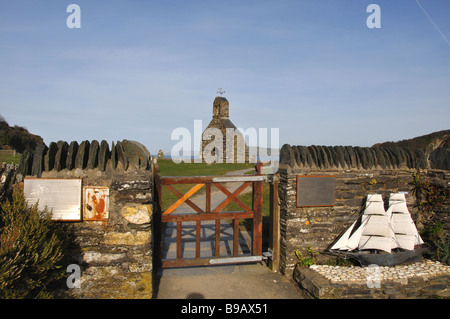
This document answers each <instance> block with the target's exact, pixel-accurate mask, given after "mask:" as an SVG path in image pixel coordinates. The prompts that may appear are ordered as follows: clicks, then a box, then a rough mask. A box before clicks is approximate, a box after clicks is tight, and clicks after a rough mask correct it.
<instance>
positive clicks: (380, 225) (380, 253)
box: [330, 193, 426, 266]
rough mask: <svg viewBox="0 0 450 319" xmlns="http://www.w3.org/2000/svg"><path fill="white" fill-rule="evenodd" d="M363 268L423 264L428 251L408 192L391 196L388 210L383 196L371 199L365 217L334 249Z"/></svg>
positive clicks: (357, 222)
mask: <svg viewBox="0 0 450 319" xmlns="http://www.w3.org/2000/svg"><path fill="white" fill-rule="evenodd" d="M330 250H331V252H332V253H336V254H339V255H344V257H346V258H348V257H350V258H354V259H356V260H358V262H359V263H360V264H361V266H368V265H370V264H376V265H379V266H393V265H398V264H402V263H411V262H419V261H421V260H422V254H423V252H424V251H425V250H426V248H425V247H424V242H423V240H422V238H421V237H420V235H419V232H418V231H417V228H416V226H415V224H414V221H413V220H412V218H411V214H410V213H409V211H408V207H407V205H406V198H405V194H404V193H397V194H391V195H390V197H389V207H388V210H387V211H385V209H384V203H383V198H382V197H381V195H379V194H371V195H368V196H367V201H366V205H365V209H364V212H363V214H362V215H361V216H360V218H358V220H356V221H355V222H354V223H353V225H351V226H350V228H349V229H347V231H346V232H345V233H344V234H343V235H342V236H341V237H340V238H339V239H338V240H337V241H336V243H335V244H334V245H333V246H332V247H331V249H330Z"/></svg>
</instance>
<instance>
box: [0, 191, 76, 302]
mask: <svg viewBox="0 0 450 319" xmlns="http://www.w3.org/2000/svg"><path fill="white" fill-rule="evenodd" d="M61 226H62V225H60V224H57V223H55V222H53V221H51V216H50V214H48V213H47V212H46V211H39V210H38V208H37V204H36V205H34V206H32V207H28V205H27V203H26V201H25V198H24V196H23V193H22V191H21V190H19V188H16V189H15V190H14V192H13V196H12V199H11V200H6V201H5V202H4V203H2V204H1V207H0V298H14V299H16V298H51V297H53V295H52V294H51V293H50V291H49V290H48V287H49V286H50V285H51V284H52V283H54V282H56V281H57V280H58V279H61V278H62V277H63V276H64V275H65V269H63V267H62V265H63V264H62V261H63V259H64V251H65V249H66V248H67V246H68V243H69V241H70V237H69V236H68V234H67V233H66V232H65V230H64V229H63V227H61Z"/></svg>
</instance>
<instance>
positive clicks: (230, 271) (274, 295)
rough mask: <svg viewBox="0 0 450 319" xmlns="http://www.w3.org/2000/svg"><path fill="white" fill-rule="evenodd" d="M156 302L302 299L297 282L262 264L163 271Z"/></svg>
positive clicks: (156, 292) (160, 274)
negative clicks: (161, 300)
mask: <svg viewBox="0 0 450 319" xmlns="http://www.w3.org/2000/svg"><path fill="white" fill-rule="evenodd" d="M158 275H159V276H158V278H159V280H160V282H159V288H158V289H157V291H155V292H154V294H155V295H156V298H157V299H303V295H302V293H301V291H300V290H299V288H297V287H296V284H295V283H294V282H291V281H289V280H288V279H287V278H286V277H285V276H283V275H281V274H280V273H274V272H271V271H270V270H269V268H267V267H266V266H265V265H264V264H263V263H256V264H240V265H223V266H208V267H190V268H170V269H163V270H160V272H159V274H158Z"/></svg>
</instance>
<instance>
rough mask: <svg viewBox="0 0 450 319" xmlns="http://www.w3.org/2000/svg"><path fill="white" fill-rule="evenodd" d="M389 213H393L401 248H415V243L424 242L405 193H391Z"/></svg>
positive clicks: (392, 221)
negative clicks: (410, 211)
mask: <svg viewBox="0 0 450 319" xmlns="http://www.w3.org/2000/svg"><path fill="white" fill-rule="evenodd" d="M388 214H390V215H391V224H392V229H393V230H394V233H395V239H396V241H397V244H398V247H399V248H403V249H405V250H414V246H415V245H420V244H423V243H424V242H423V240H422V238H421V237H420V235H419V232H418V231H417V228H416V225H415V224H414V221H413V219H412V218H411V214H410V213H409V210H408V206H407V204H406V197H405V194H404V193H397V194H391V196H390V197H389V208H388Z"/></svg>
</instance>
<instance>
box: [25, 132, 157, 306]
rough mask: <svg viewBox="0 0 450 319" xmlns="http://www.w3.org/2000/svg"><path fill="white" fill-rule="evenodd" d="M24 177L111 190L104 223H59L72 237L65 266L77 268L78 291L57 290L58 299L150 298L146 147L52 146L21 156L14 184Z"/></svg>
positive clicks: (149, 198)
mask: <svg viewBox="0 0 450 319" xmlns="http://www.w3.org/2000/svg"><path fill="white" fill-rule="evenodd" d="M27 176H35V177H40V178H58V179H66V178H81V179H82V185H83V186H99V187H108V188H109V217H108V218H107V219H103V220H98V221H95V220H94V221H90V220H82V221H79V222H60V223H61V224H62V225H64V226H68V231H70V232H72V233H73V235H74V239H75V247H72V248H71V251H70V252H71V254H72V257H71V258H72V259H71V260H70V261H68V264H71V263H72V264H77V265H79V266H80V267H81V288H80V289H77V288H72V289H68V288H65V289H61V290H60V291H59V292H58V295H59V297H61V298H114V299H115V298H152V269H153V267H152V262H153V260H152V211H153V178H152V165H151V161H150V153H149V152H148V150H147V149H146V148H145V147H144V146H142V145H141V144H139V143H137V142H133V141H127V140H124V141H122V142H117V143H116V144H115V145H114V143H113V144H112V147H111V149H110V148H109V145H108V143H106V142H105V141H102V142H101V143H99V142H97V141H91V142H90V141H84V142H82V143H81V144H80V145H78V143H77V142H72V143H70V144H68V143H66V142H62V141H60V142H58V143H50V145H49V147H46V146H45V147H41V148H38V149H36V150H35V152H34V153H26V154H24V155H23V160H22V162H21V165H20V167H19V168H18V170H17V174H16V181H17V182H20V181H21V179H22V178H24V177H27ZM68 276H69V273H68Z"/></svg>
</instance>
